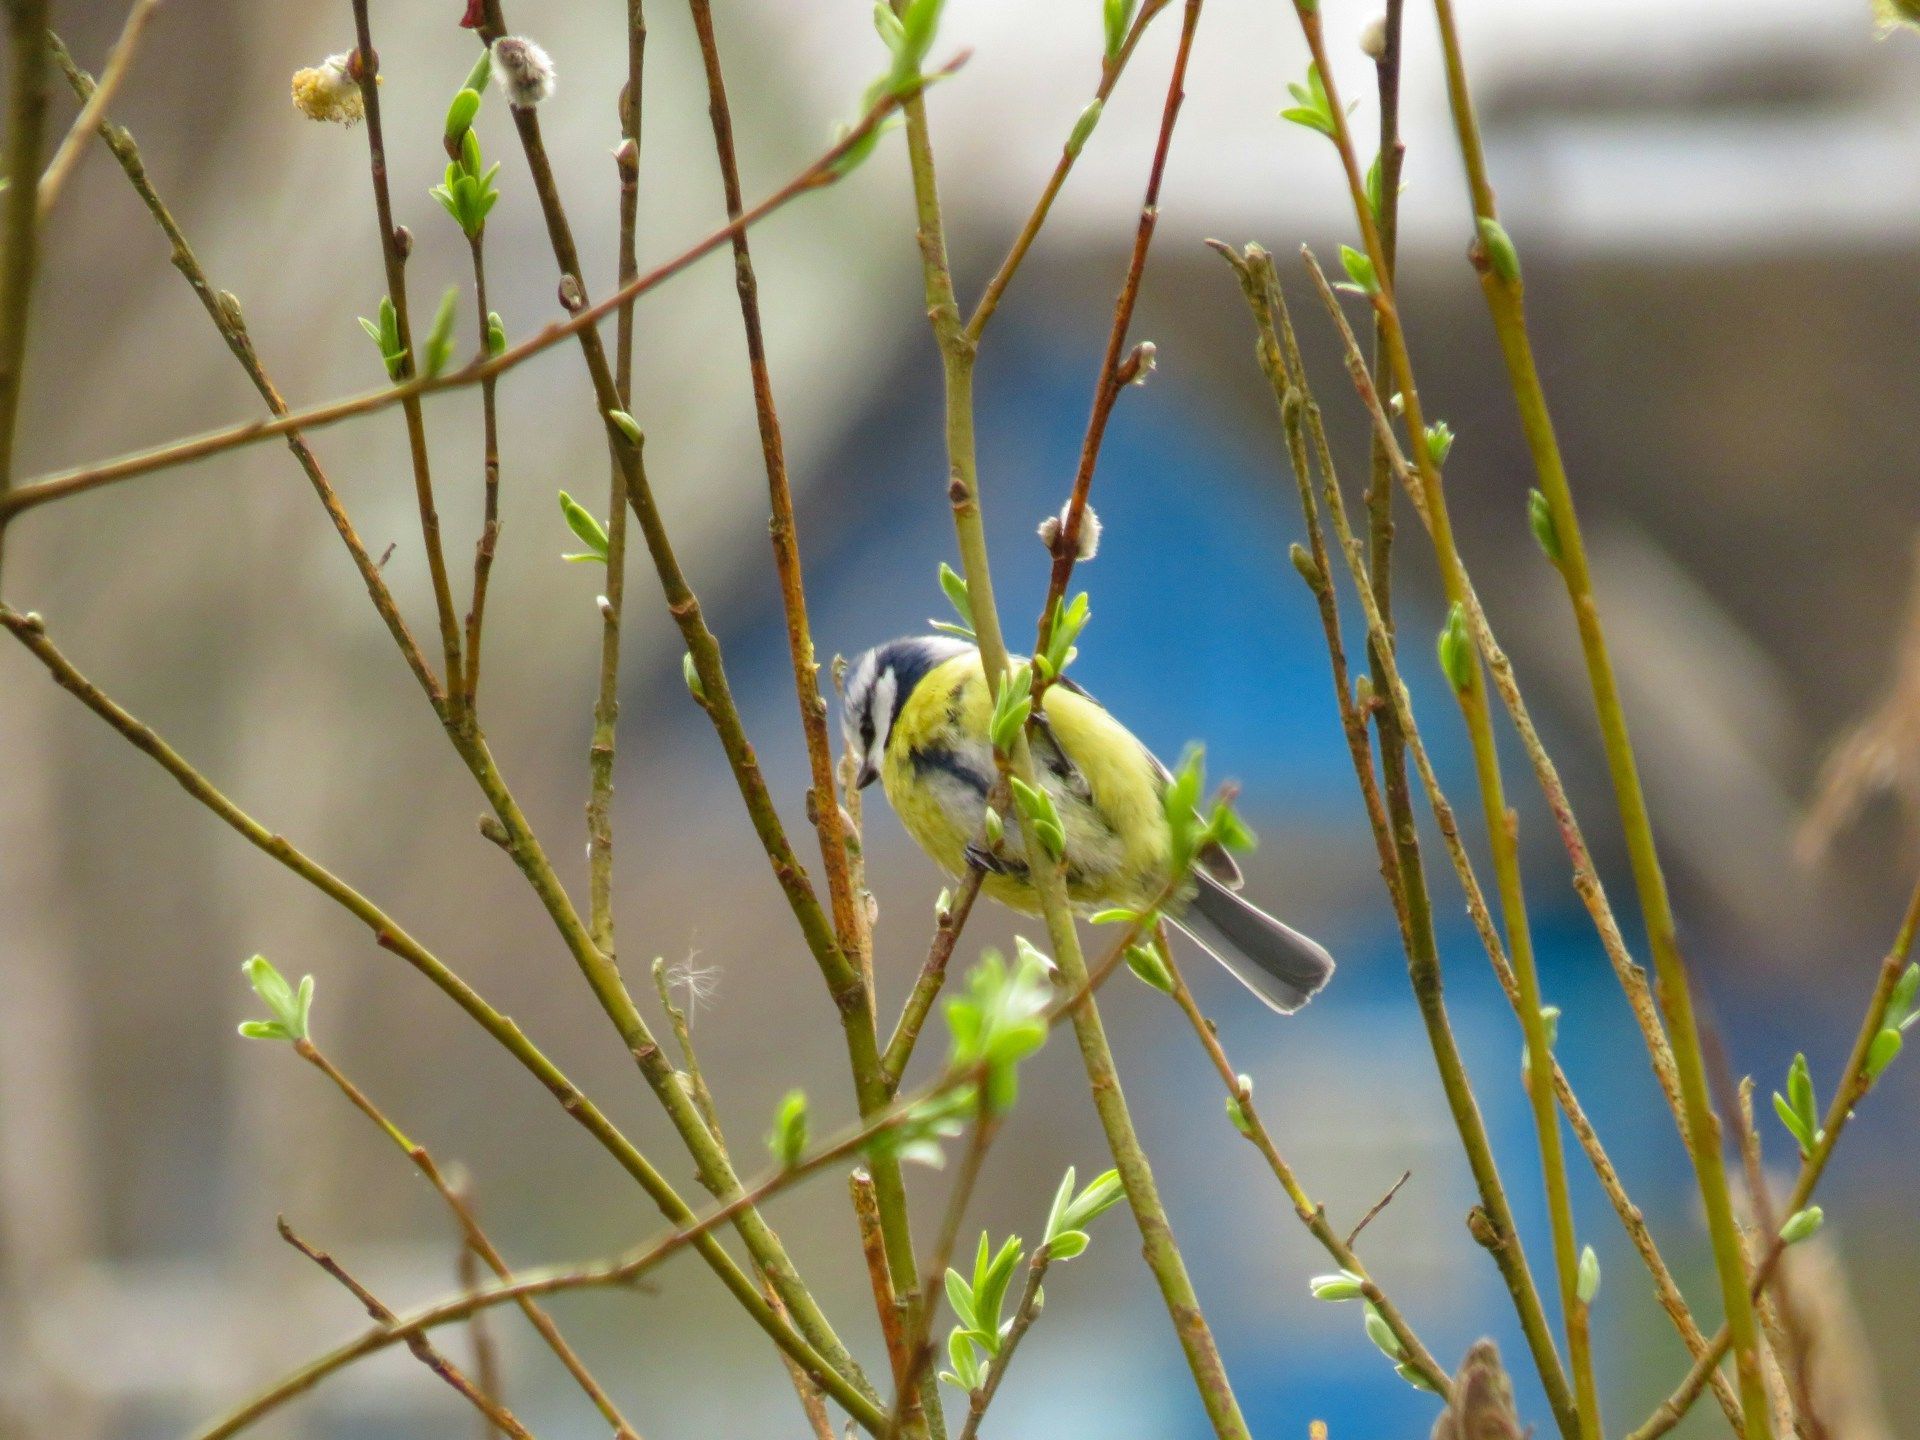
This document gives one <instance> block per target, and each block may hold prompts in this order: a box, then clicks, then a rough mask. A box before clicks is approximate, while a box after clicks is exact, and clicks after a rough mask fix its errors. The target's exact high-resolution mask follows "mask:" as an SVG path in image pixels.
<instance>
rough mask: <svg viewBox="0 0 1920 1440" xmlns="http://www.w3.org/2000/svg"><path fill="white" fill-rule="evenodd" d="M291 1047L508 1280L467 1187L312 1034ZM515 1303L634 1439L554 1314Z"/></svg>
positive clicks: (467, 1243)
mask: <svg viewBox="0 0 1920 1440" xmlns="http://www.w3.org/2000/svg"><path fill="white" fill-rule="evenodd" d="M293 1050H294V1053H295V1054H296V1055H298V1056H299V1057H300V1058H301V1059H302V1060H305V1061H306V1062H307V1063H308V1064H309V1065H311V1066H313V1067H314V1069H316V1070H318V1071H319V1072H320V1073H321V1074H322V1075H324V1076H326V1077H327V1079H329V1080H331V1081H332V1082H333V1084H334V1086H335V1087H336V1088H337V1089H338V1090H339V1091H340V1093H341V1094H342V1095H344V1096H346V1098H347V1101H348V1102H349V1103H350V1104H351V1105H352V1106H353V1108H354V1109H356V1110H358V1111H359V1112H360V1113H361V1114H362V1115H364V1116H366V1117H367V1119H369V1120H371V1121H372V1122H373V1124H374V1126H375V1127H376V1128H377V1129H378V1130H379V1131H380V1132H381V1134H383V1135H385V1136H386V1137H387V1138H388V1139H389V1140H391V1141H392V1142H393V1143H394V1145H395V1146H397V1147H398V1148H399V1150H400V1152H401V1153H402V1154H403V1155H405V1156H406V1157H407V1159H408V1160H409V1161H410V1162H411V1163H412V1164H413V1166H414V1168H415V1169H417V1170H418V1171H419V1172H420V1173H421V1174H422V1175H424V1176H426V1178H427V1183H428V1184H430V1185H431V1186H433V1188H434V1190H435V1191H436V1192H437V1193H438V1194H439V1196H440V1198H441V1199H442V1200H443V1201H445V1202H446V1206H447V1208H448V1209H449V1210H450V1211H452V1212H453V1218H454V1219H455V1221H457V1222H458V1223H459V1226H460V1231H461V1243H462V1246H463V1248H464V1249H465V1251H467V1252H468V1253H471V1254H472V1255H475V1256H477V1257H478V1258H480V1259H481V1260H483V1261H485V1262H486V1265H487V1268H488V1269H489V1270H491V1271H493V1273H494V1275H495V1276H496V1277H498V1278H499V1279H500V1280H501V1281H503V1282H511V1281H512V1279H513V1273H512V1271H511V1270H509V1269H508V1267H507V1262H506V1259H505V1257H503V1256H502V1255H501V1254H500V1251H499V1248H498V1247H497V1246H495V1245H494V1243H493V1241H492V1240H491V1239H490V1238H489V1237H488V1235H487V1233H486V1232H485V1231H484V1230H482V1229H481V1228H480V1221H479V1218H478V1216H476V1215H475V1214H474V1211H473V1205H472V1202H471V1200H470V1199H469V1197H468V1195H467V1193H466V1191H467V1187H466V1186H464V1185H462V1184H459V1183H457V1181H456V1180H455V1179H452V1178H449V1177H448V1176H447V1175H446V1173H445V1172H444V1171H442V1170H441V1169H440V1166H439V1164H438V1163H437V1162H436V1161H435V1160H434V1158H433V1156H432V1154H431V1153H430V1152H429V1151H428V1150H427V1148H426V1146H424V1145H421V1144H419V1143H417V1142H416V1141H414V1140H413V1139H412V1138H411V1137H409V1136H408V1135H407V1133H406V1132H405V1131H403V1130H402V1129H401V1128H400V1127H399V1126H398V1125H397V1124H395V1123H394V1122H393V1121H392V1120H390V1119H389V1118H388V1117H387V1115H386V1113H385V1112H384V1111H382V1110H381V1109H380V1108H379V1107H378V1106H377V1105H375V1104H374V1103H373V1101H372V1100H371V1099H370V1098H369V1097H368V1096H367V1094H366V1093H365V1092H364V1091H363V1090H361V1089H360V1087H359V1086H358V1085H356V1084H354V1083H353V1081H352V1080H350V1079H348V1078H347V1076H346V1074H345V1073H344V1072H343V1071H342V1070H341V1069H340V1068H339V1067H338V1066H337V1065H335V1064H334V1063H333V1061H332V1060H331V1059H330V1058H328V1056H327V1055H326V1053H325V1052H324V1051H322V1050H321V1049H320V1047H319V1046H317V1045H315V1044H314V1043H313V1042H312V1040H297V1041H295V1042H294V1046H293ZM466 1288H467V1289H469V1290H472V1289H474V1288H475V1287H474V1286H473V1285H471V1284H468V1285H467V1286H466ZM519 1305H520V1309H521V1312H522V1313H523V1314H525V1315H526V1317H527V1323H529V1324H530V1325H532V1326H533V1328H534V1329H535V1330H536V1331H538V1332H539V1334H540V1338H541V1339H542V1340H544V1341H546V1342H547V1347H548V1348H549V1349H551V1350H552V1351H553V1353H554V1356H555V1358H557V1359H558V1360H559V1361H560V1363H561V1364H562V1365H564V1366H565V1367H566V1370H567V1373H568V1374H569V1375H571V1376H572V1377H573V1379H574V1382H575V1383H576V1384H578V1385H579V1387H580V1388H581V1390H582V1391H583V1392H585V1394H586V1396H587V1398H588V1399H589V1400H591V1401H592V1402H593V1406H594V1408H595V1409H596V1410H598V1411H599V1412H600V1414H601V1416H602V1417H603V1418H604V1419H605V1420H606V1422H607V1423H608V1424H609V1425H611V1426H613V1427H614V1434H615V1436H616V1440H638V1436H637V1434H636V1432H635V1431H634V1428H633V1426H632V1425H631V1424H630V1423H629V1422H628V1421H627V1419H626V1417H625V1416H623V1415H622V1414H621V1413H620V1409H619V1407H618V1406H617V1405H615V1404H614V1403H613V1400H612V1398H611V1397H610V1396H609V1395H608V1394H607V1392H606V1390H605V1389H604V1388H603V1387H602V1386H601V1385H600V1382H599V1381H598V1380H596V1379H594V1377H593V1375H592V1373H591V1372H590V1371H589V1370H588V1369H587V1367H586V1365H585V1364H584V1363H582V1361H581V1359H580V1357H579V1355H578V1354H577V1353H576V1352H575V1351H574V1349H573V1347H572V1346H571V1345H569V1344H568V1343H567V1340H566V1337H565V1336H563V1335H562V1334H561V1333H560V1329H559V1327H558V1326H557V1325H555V1324H554V1322H553V1319H552V1317H551V1316H549V1315H548V1314H547V1313H546V1311H545V1310H543V1309H541V1308H540V1306H539V1305H538V1304H537V1303H536V1302H535V1301H534V1300H533V1299H532V1298H531V1297H526V1296H523V1297H521V1299H520V1301H519ZM476 1343H477V1339H476ZM487 1393H488V1394H497V1393H498V1392H497V1391H495V1390H493V1389H491V1388H488V1389H487Z"/></svg>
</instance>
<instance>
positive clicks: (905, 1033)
mask: <svg viewBox="0 0 1920 1440" xmlns="http://www.w3.org/2000/svg"><path fill="white" fill-rule="evenodd" d="M985 878H986V872H985V871H984V870H981V869H978V868H976V867H974V866H968V867H967V873H966V876H965V877H964V878H963V879H962V880H961V881H960V888H959V889H958V890H957V891H955V892H954V894H953V896H952V898H951V899H950V900H949V901H948V903H947V907H946V909H944V910H942V911H941V912H940V914H939V916H938V918H937V919H936V921H935V923H934V931H933V944H932V945H930V946H929V947H928V948H927V959H926V963H925V964H923V965H922V966H921V967H920V977H919V978H918V979H917V980H915V981H914V982H913V989H912V990H911V991H910V992H909V993H908V995H907V1001H906V1004H905V1005H904V1006H903V1007H902V1008H901V1011H900V1019H899V1021H898V1023H896V1024H895V1025H894V1027H893V1038H892V1039H890V1040H889V1041H887V1049H886V1053H885V1054H884V1055H882V1056H881V1058H880V1068H881V1070H882V1072H883V1073H884V1074H885V1075H886V1077H887V1084H888V1086H889V1087H890V1088H891V1089H895V1090H897V1089H899V1088H900V1078H901V1076H903V1075H904V1074H906V1070H907V1062H908V1061H909V1060H911V1059H912V1058H913V1048H914V1046H915V1044H917V1043H918V1041H919V1039H920V1029H921V1027H922V1026H923V1025H925V1024H926V1023H927V1016H928V1015H929V1014H930V1013H931V1012H932V1010H933V1002H934V1001H935V1000H936V999H937V998H939V995H940V987H941V986H942V985H944V984H945V983H946V979H947V964H948V962H949V961H951V960H952V959H953V947H954V946H955V945H957V944H958V943H959V941H960V932H961V930H962V929H964V928H965V926H966V923H967V917H968V916H969V915H971V914H972V913H973V902H974V901H975V900H977V899H979V897H980V882H981V881H982V880H984V879H985Z"/></svg>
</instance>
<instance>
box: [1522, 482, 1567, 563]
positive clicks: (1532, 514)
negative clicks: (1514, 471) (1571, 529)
mask: <svg viewBox="0 0 1920 1440" xmlns="http://www.w3.org/2000/svg"><path fill="white" fill-rule="evenodd" d="M1527 524H1528V525H1529V526H1531V527H1532V529H1533V538H1534V540H1535V541H1536V542H1537V543H1538V544H1539V546H1540V553H1541V554H1543V555H1545V556H1546V557H1547V559H1549V560H1551V561H1552V562H1553V563H1554V564H1555V565H1558V564H1559V563H1560V553H1561V552H1560V532H1559V531H1558V530H1557V529H1555V528H1554V524H1553V508H1552V507H1551V506H1550V505H1548V504H1547V497H1546V496H1545V495H1542V494H1541V493H1540V492H1539V491H1538V490H1529V491H1528V492H1527Z"/></svg>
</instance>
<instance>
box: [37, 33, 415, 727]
mask: <svg viewBox="0 0 1920 1440" xmlns="http://www.w3.org/2000/svg"><path fill="white" fill-rule="evenodd" d="M47 44H48V47H49V48H50V49H51V51H52V52H53V60H54V63H55V64H56V65H57V66H59V67H60V70H61V72H62V73H63V74H64V75H65V76H66V79H67V83H68V84H69V85H70V86H71V87H72V88H73V92H74V93H75V94H76V95H78V96H79V97H80V98H81V100H82V101H83V102H84V101H85V100H86V99H87V98H88V97H89V96H90V95H91V94H92V93H93V78H92V77H91V76H89V75H88V74H87V73H86V72H85V71H83V70H81V69H80V68H79V66H77V65H75V64H74V63H73V57H72V56H71V55H69V54H68V53H67V49H66V46H64V45H63V44H61V43H60V38H59V37H58V36H57V35H49V36H48V37H47ZM95 133H96V134H98V136H99V137H100V141H101V143H102V144H104V145H105V146H106V147H107V150H108V151H109V153H111V154H112V156H113V158H114V159H115V160H116V161H117V162H119V165H120V168H121V170H122V171H123V172H124V173H125V174H126V177H127V180H128V182H129V183H130V184H131V185H132V186H133V190H134V193H135V194H136V195H138V196H139V197H140V202H141V204H143V205H145V206H146V208H147V212H148V213H149V214H150V215H152V217H153V219H154V223H155V224H157V225H158V226H159V227H160V232H161V234H163V235H164V236H165V237H166V239H167V245H168V258H169V259H170V260H171V262H172V264H173V267H174V269H176V270H178V271H179V272H180V274H181V275H182V276H183V277H184V278H185V280H186V282H187V284H188V286H189V287H190V288H191V289H192V291H193V294H194V298H195V299H197V300H198V301H199V302H200V307H201V309H203V310H205V311H206V312H207V318H208V319H209V320H211V321H212V322H213V325H214V328H215V329H216V330H218V331H219V332H220V338H221V339H223V340H225V341H226V343H227V349H228V350H229V351H231V352H232V354H233V358H234V359H235V360H236V361H238V362H239V364H240V368H241V369H242V370H244V371H245V372H246V375H247V378H248V379H249V380H250V381H252V382H253V387H254V389H256V390H258V391H259V392H260V398H261V399H263V400H264V401H266V403H267V408H268V409H269V410H270V411H272V412H273V414H274V415H275V416H276V417H284V416H286V415H287V414H288V413H289V412H288V409H287V402H286V401H285V400H284V399H283V398H282V397H281V394H280V390H279V388H278V387H277V386H276V385H275V384H274V383H273V379H272V377H271V376H270V375H268V373H267V370H266V367H265V366H264V365H263V364H262V363H261V360H260V356H259V353H258V352H257V351H256V350H255V349H254V345H253V337H252V336H251V335H250V334H249V333H248V331H247V325H246V317H245V315H244V314H243V313H242V311H241V309H240V301H239V299H238V298H237V297H236V296H234V295H233V294H232V293H231V292H230V291H225V290H216V289H214V286H213V282H212V281H211V280H209V279H208V278H207V273H206V271H205V270H204V269H202V268H201V265H200V261H199V259H198V257H197V256H196V255H195V254H194V250H193V247H192V245H190V244H189V243H188V242H187V237H186V235H185V234H184V233H183V232H182V231H181V229H180V226H179V224H178V222H177V221H176V220H175V219H174V217H173V212H172V211H171V210H170V209H169V208H168V206H167V204H166V202H165V201H164V200H163V199H161V197H160V193H159V192H158V191H157V190H155V189H154V187H153V182H152V180H151V179H150V178H149V176H148V174H147V167H146V163H145V162H144V161H143V160H142V159H141V156H140V147H139V146H138V145H136V144H135V143H134V139H133V136H132V134H131V133H130V132H129V131H128V130H127V129H126V127H125V126H121V125H108V124H102V125H100V126H99V127H98V129H97V130H96V132H95ZM285 433H286V440H287V448H288V449H289V450H290V451H292V452H293V458H294V459H295V460H296V461H297V462H298V463H299V466H300V469H301V471H302V472H303V473H304V474H305V475H306V477H307V480H308V483H309V484H311V485H312V486H313V490H314V493H315V494H316V495H318V496H319V497H320V503H321V505H322V506H324V507H325V509H326V512H327V519H328V520H329V521H331V522H332V524H333V528H334V531H335V533H336V534H338V535H339V536H340V540H341V543H342V544H344V545H345V546H346V547H347V553H348V555H349V556H351V557H352V559H353V565H354V569H356V570H357V571H359V573H360V579H361V583H362V584H363V585H365V586H366V590H367V594H368V596H369V597H370V598H371V599H372V601H373V607H374V609H375V610H376V611H378V612H379V615H380V618H381V620H383V621H384V622H385V623H386V627H387V632H388V633H389V634H390V635H392V637H393V641H394V644H395V645H396V646H398V647H399V650H400V653H401V655H402V656H403V657H405V659H406V662H407V668H408V669H410V670H411V671H413V675H414V678H415V679H416V680H418V681H419V682H420V688H421V689H422V690H424V691H425V692H426V696H427V700H428V702H429V703H430V704H432V706H433V707H434V712H435V713H436V714H438V715H440V716H441V718H442V719H443V720H444V719H445V718H446V717H447V711H446V703H445V702H446V695H445V692H444V691H442V690H441V688H440V681H439V678H438V677H437V676H436V675H434V673H433V668H432V667H431V666H430V665H428V664H427V660H426V657H425V656H424V655H423V654H421V652H420V646H419V644H418V643H417V642H416V641H415V640H414V638H413V633H412V631H410V630H409V629H408V628H407V622H406V619H405V617H403V616H402V615H401V613H400V606H399V603H398V602H397V601H396V600H395V599H394V597H393V592H392V590H390V589H389V588H388V586H387V582H386V577H385V576H383V575H382V574H381V573H380V571H381V567H382V566H383V565H384V564H385V563H386V557H385V556H382V557H381V558H380V559H379V560H375V559H374V558H373V557H372V556H371V555H370V554H369V553H368V552H367V547H366V545H365V544H364V543H363V542H362V541H361V539H360V536H359V534H358V532H357V531H355V529H354V528H353V522H352V520H350V519H349V518H348V516H347V511H346V507H345V506H344V505H343V504H342V503H341V501H340V496H339V494H338V492H337V491H335V489H334V487H333V483H332V481H330V480H329V479H328V478H327V474H326V471H325V470H323V469H322V468H321V466H320V461H319V459H318V457H316V456H315V455H314V453H313V450H312V448H311V447H310V446H309V445H308V444H307V442H306V440H305V439H304V438H303V437H302V436H301V434H300V432H299V431H298V430H297V429H288V430H287V431H286V432H285ZM388 548H389V552H391V548H392V547H391V546H389V547H388Z"/></svg>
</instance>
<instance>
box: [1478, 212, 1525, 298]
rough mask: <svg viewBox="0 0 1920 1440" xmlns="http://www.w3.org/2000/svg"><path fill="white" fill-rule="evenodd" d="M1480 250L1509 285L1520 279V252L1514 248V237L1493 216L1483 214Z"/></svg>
mask: <svg viewBox="0 0 1920 1440" xmlns="http://www.w3.org/2000/svg"><path fill="white" fill-rule="evenodd" d="M1479 230H1480V250H1481V252H1482V253H1483V254H1484V255H1485V256H1486V263H1487V265H1488V266H1489V267H1490V268H1491V269H1492V270H1493V273H1494V274H1495V275H1498V276H1499V277H1500V278H1501V279H1502V280H1504V281H1506V282H1507V283H1508V284H1509V285H1512V284H1515V283H1517V282H1518V281H1519V279H1520V252H1519V251H1517V250H1515V249H1514V248H1513V237H1512V236H1511V235H1509V234H1507V232H1506V227H1504V226H1503V225H1501V223H1500V222H1499V221H1498V220H1495V219H1494V218H1493V217H1492V216H1488V215H1483V216H1481V217H1480V222H1479Z"/></svg>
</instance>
